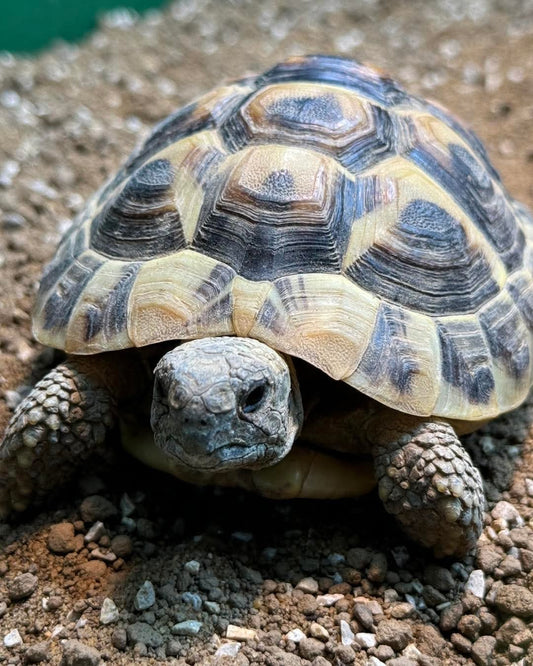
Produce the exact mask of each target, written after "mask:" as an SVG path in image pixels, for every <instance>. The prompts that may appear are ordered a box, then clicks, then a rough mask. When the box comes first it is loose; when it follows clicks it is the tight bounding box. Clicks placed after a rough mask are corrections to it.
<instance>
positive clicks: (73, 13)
mask: <svg viewBox="0 0 533 666" xmlns="http://www.w3.org/2000/svg"><path fill="white" fill-rule="evenodd" d="M119 4H120V2H117V0H19V2H5V3H3V7H2V21H0V50H6V51H13V52H18V53H20V52H26V53H32V52H34V51H37V50H39V49H42V48H44V47H46V46H48V44H50V42H53V41H54V40H58V39H64V40H66V41H76V40H77V39H80V38H81V37H83V36H84V35H85V34H86V33H87V32H89V31H90V30H92V29H93V28H95V26H96V24H97V21H98V17H99V16H102V14H104V13H105V12H107V11H109V10H111V9H115V8H116V7H117V6H118V5H119ZM162 4H164V2H163V0H128V2H127V8H128V9H130V10H135V11H139V12H142V11H143V10H146V9H149V8H152V7H158V6H160V5H162Z"/></svg>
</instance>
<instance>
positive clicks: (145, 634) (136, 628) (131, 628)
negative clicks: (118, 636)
mask: <svg viewBox="0 0 533 666" xmlns="http://www.w3.org/2000/svg"><path fill="white" fill-rule="evenodd" d="M126 631H127V634H128V641H129V642H130V643H133V645H135V644H136V643H143V644H144V645H147V646H148V647H153V648H158V647H160V646H161V645H163V642H164V641H163V637H162V636H161V634H160V633H159V632H158V631H156V630H155V629H153V628H152V627H151V626H150V625H149V624H147V623H146V622H134V623H133V624H129V625H128V627H127V630H126Z"/></svg>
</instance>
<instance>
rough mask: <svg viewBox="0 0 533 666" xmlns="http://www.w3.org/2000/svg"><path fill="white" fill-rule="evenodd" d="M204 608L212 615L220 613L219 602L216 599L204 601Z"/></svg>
mask: <svg viewBox="0 0 533 666" xmlns="http://www.w3.org/2000/svg"><path fill="white" fill-rule="evenodd" d="M204 608H205V610H206V611H207V612H208V613H213V615H218V614H219V613H220V604H218V603H217V602H216V601H204Z"/></svg>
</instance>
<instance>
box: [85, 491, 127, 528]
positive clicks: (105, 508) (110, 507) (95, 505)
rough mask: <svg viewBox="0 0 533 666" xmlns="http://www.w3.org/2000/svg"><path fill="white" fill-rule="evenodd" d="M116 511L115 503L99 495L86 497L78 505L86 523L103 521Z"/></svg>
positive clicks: (115, 513)
mask: <svg viewBox="0 0 533 666" xmlns="http://www.w3.org/2000/svg"><path fill="white" fill-rule="evenodd" d="M117 513H118V511H117V509H116V507H115V505H114V504H112V503H111V502H110V501H109V500H108V499H107V498H106V497H102V496H101V495H91V496H90V497H86V498H85V499H84V500H83V502H82V503H81V505H80V514H81V517H82V520H83V521H84V522H86V523H91V524H92V523H94V522H96V521H97V520H100V521H105V520H107V519H108V518H112V517H113V516H116V515H117Z"/></svg>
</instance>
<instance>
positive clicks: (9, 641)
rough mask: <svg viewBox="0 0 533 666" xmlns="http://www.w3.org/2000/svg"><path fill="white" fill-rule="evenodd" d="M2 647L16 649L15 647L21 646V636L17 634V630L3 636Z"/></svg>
mask: <svg viewBox="0 0 533 666" xmlns="http://www.w3.org/2000/svg"><path fill="white" fill-rule="evenodd" d="M4 645H5V646H6V647H7V648H12V647H16V646H17V645H22V636H21V635H20V634H19V630H18V629H12V630H11V631H10V632H9V633H7V634H6V635H5V636H4Z"/></svg>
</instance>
